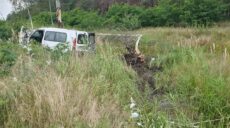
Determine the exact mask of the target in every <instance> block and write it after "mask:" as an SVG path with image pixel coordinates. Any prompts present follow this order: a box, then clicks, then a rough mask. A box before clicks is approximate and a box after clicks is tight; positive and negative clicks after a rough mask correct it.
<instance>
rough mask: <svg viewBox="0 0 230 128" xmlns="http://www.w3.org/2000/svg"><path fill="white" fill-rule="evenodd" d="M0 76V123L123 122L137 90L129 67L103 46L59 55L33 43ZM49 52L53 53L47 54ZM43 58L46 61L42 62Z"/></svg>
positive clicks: (86, 124) (59, 127)
mask: <svg viewBox="0 0 230 128" xmlns="http://www.w3.org/2000/svg"><path fill="white" fill-rule="evenodd" d="M32 49H33V53H32V56H31V55H27V54H24V53H23V52H22V53H21V54H20V55H19V57H18V60H17V63H16V64H15V66H14V67H13V69H12V74H11V75H10V76H8V77H5V78H2V79H1V83H0V88H1V93H0V94H1V95H0V96H1V97H2V99H5V100H6V101H7V103H6V104H5V105H4V106H6V110H5V112H6V113H5V114H4V115H6V116H7V118H4V121H3V123H4V124H2V125H1V126H3V127H39V128H49V127H55V128H56V127H57V128H62V127H114V128H117V127H125V126H127V125H128V124H127V121H128V119H129V115H128V113H127V111H126V110H125V109H124V108H125V106H127V105H128V104H129V99H130V97H131V96H132V95H136V94H137V90H136V86H135V81H136V80H135V79H136V75H135V73H134V72H133V71H132V70H131V69H130V68H127V67H126V66H125V63H124V62H122V61H121V58H120V56H118V54H119V53H117V52H113V50H112V49H111V48H110V47H109V46H99V47H98V53H97V54H93V55H92V54H86V55H84V56H83V57H78V56H76V55H71V53H69V54H67V55H61V56H59V57H57V56H56V55H53V54H54V53H50V52H49V51H47V50H44V49H42V48H40V47H39V46H34V48H32ZM53 56H55V59H52V58H53ZM47 61H52V62H51V63H48V62H47Z"/></svg>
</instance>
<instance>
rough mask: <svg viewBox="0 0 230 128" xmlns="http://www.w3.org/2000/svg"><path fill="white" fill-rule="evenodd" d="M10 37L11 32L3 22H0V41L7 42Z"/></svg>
mask: <svg viewBox="0 0 230 128" xmlns="http://www.w3.org/2000/svg"><path fill="white" fill-rule="evenodd" d="M10 37H11V30H10V27H8V25H7V23H6V22H5V21H1V20H0V39H2V40H7V39H9V38H10Z"/></svg>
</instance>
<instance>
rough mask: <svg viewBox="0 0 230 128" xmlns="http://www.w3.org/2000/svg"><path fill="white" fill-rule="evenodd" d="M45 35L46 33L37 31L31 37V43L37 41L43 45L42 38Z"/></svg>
mask: <svg viewBox="0 0 230 128" xmlns="http://www.w3.org/2000/svg"><path fill="white" fill-rule="evenodd" d="M43 35H44V31H43V30H37V31H35V32H34V33H33V34H32V35H31V36H30V41H31V40H35V41H37V42H38V43H42V38H43Z"/></svg>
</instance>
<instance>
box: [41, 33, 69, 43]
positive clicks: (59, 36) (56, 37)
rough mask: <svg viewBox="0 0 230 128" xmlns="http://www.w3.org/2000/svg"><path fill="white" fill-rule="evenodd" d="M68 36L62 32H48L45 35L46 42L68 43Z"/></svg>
mask: <svg viewBox="0 0 230 128" xmlns="http://www.w3.org/2000/svg"><path fill="white" fill-rule="evenodd" d="M66 38H67V34H66V33H62V32H52V31H47V32H46V34H45V39H44V40H46V41H55V42H66Z"/></svg>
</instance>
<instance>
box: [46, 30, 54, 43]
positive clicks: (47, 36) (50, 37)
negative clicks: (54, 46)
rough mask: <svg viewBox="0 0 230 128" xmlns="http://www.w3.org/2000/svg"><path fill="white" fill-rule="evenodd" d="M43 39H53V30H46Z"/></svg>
mask: <svg viewBox="0 0 230 128" xmlns="http://www.w3.org/2000/svg"><path fill="white" fill-rule="evenodd" d="M44 40H46V41H55V32H50V31H47V32H46V35H45V39H44Z"/></svg>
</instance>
